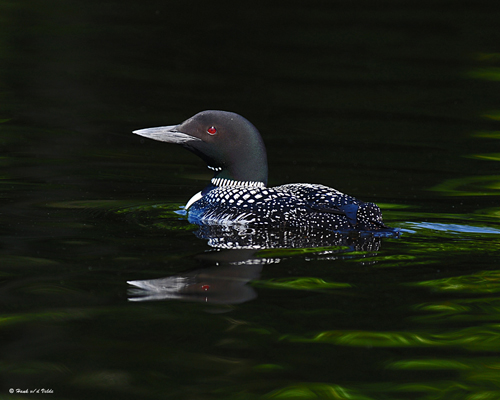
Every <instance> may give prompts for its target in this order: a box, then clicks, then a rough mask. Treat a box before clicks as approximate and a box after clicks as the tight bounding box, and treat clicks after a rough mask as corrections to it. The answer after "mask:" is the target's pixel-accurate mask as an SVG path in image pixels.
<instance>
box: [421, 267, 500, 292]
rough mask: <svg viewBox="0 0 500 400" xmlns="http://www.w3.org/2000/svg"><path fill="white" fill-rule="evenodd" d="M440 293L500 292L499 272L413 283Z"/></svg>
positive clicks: (483, 272) (485, 272) (482, 272)
mask: <svg viewBox="0 0 500 400" xmlns="http://www.w3.org/2000/svg"><path fill="white" fill-rule="evenodd" d="M414 285H416V286H428V287H432V288H433V289H435V290H441V291H462V292H472V293H495V292H499V291H500V270H497V271H481V272H478V273H477V274H473V275H462V276H454V277H449V278H443V279H434V280H430V281H423V282H417V283H414Z"/></svg>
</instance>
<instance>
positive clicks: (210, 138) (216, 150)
mask: <svg viewBox="0 0 500 400" xmlns="http://www.w3.org/2000/svg"><path fill="white" fill-rule="evenodd" d="M133 133H135V134H137V135H140V136H144V137H147V138H150V139H154V140H159V141H162V142H168V143H176V144H180V145H181V146H183V147H185V148H187V149H188V150H191V151H192V152H193V153H195V154H197V155H198V156H199V157H201V158H202V159H203V160H204V161H205V162H206V163H207V165H208V167H209V168H210V169H213V170H214V171H215V177H218V178H225V179H231V180H235V181H252V182H263V183H264V185H267V156H266V148H265V146H264V142H263V141H262V137H261V136H260V133H259V131H258V130H257V128H255V126H253V125H252V124H251V123H250V121H248V120H246V119H245V118H243V117H242V116H241V115H238V114H235V113H232V112H228V111H214V110H209V111H202V112H200V113H198V114H196V115H194V116H193V117H191V118H189V119H187V120H186V121H184V122H182V123H181V124H179V125H170V126H160V127H157V128H147V129H140V130H137V131H134V132H133Z"/></svg>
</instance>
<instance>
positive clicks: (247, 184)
mask: <svg viewBox="0 0 500 400" xmlns="http://www.w3.org/2000/svg"><path fill="white" fill-rule="evenodd" d="M210 182H212V185H214V186H217V187H238V188H252V187H266V185H265V184H264V182H258V181H236V180H233V179H226V178H220V177H214V178H212V180H211V181H210Z"/></svg>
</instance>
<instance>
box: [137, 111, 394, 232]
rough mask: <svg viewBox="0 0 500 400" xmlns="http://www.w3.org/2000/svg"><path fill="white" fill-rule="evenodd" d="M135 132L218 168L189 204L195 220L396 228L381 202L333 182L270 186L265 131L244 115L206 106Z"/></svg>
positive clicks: (190, 217) (350, 228)
mask: <svg viewBox="0 0 500 400" xmlns="http://www.w3.org/2000/svg"><path fill="white" fill-rule="evenodd" d="M133 133H135V134H137V135H140V136H144V137H146V138H150V139H154V140H159V141H162V142H168V143H176V144H180V145H181V146H183V147H185V148H187V149H188V150H190V151H192V152H193V153H195V154H197V155H198V156H199V157H201V158H202V159H203V160H204V161H205V162H206V163H207V166H208V168H210V169H211V170H213V171H214V177H213V178H212V180H211V182H210V184H209V185H208V186H207V187H206V188H205V189H203V190H202V191H201V192H199V193H197V194H196V195H194V196H193V197H192V198H191V199H190V200H189V201H188V202H187V204H186V206H185V209H186V210H188V220H189V221H190V222H192V223H197V224H199V225H234V224H244V225H252V226H253V225H255V226H269V227H276V228H280V229H286V228H303V227H307V228H312V229H320V230H328V231H379V232H380V231H386V232H387V231H393V232H394V230H393V229H391V228H388V227H387V226H386V225H384V223H383V222H382V213H381V211H380V208H379V207H378V206H377V205H375V204H373V203H365V202H362V201H360V200H357V199H355V198H354V197H351V196H348V195H346V194H344V193H341V192H339V191H338V190H335V189H332V188H330V187H327V186H323V185H318V184H310V183H293V184H288V185H282V186H275V187H267V173H268V169H267V155H266V148H265V146H264V142H263V141H262V137H261V136H260V133H259V131H258V130H257V129H256V128H255V127H254V126H253V125H252V124H251V123H250V122H249V121H248V120H246V119H245V118H243V117H242V116H240V115H238V114H235V113H232V112H227V111H214V110H209V111H202V112H200V113H198V114H196V115H194V116H193V117H191V118H189V119H187V120H186V121H184V122H182V123H181V124H179V125H171V126H161V127H156V128H147V129H140V130H136V131H134V132H133Z"/></svg>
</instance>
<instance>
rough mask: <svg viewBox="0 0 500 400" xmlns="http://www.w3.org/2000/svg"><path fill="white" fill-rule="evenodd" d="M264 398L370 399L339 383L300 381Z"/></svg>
mask: <svg viewBox="0 0 500 400" xmlns="http://www.w3.org/2000/svg"><path fill="white" fill-rule="evenodd" d="M263 398H264V399H346V400H347V399H349V400H370V399H371V398H370V397H366V396H363V395H360V394H359V393H356V392H355V391H353V390H350V389H346V388H344V387H342V386H339V385H331V384H326V383H300V384H296V385H292V386H287V387H285V388H282V389H277V390H275V391H273V392H271V393H269V394H267V395H265V396H264V397H263Z"/></svg>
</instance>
